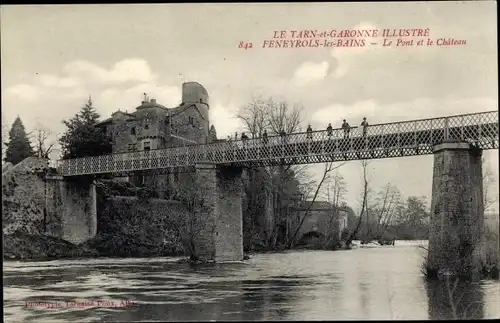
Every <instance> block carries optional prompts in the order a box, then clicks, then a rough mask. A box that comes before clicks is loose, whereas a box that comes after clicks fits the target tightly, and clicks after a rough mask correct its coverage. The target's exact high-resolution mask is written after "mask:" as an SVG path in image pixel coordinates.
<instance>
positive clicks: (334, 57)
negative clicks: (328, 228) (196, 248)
mask: <svg viewBox="0 0 500 323" xmlns="http://www.w3.org/2000/svg"><path fill="white" fill-rule="evenodd" d="M0 13H1V16H0V18H1V19H0V21H1V67H2V69H1V77H2V125H3V127H4V128H7V129H8V128H9V127H10V125H11V124H12V122H13V121H14V118H15V117H16V116H17V115H19V116H20V117H21V119H22V121H23V123H24V125H25V127H26V128H27V130H28V131H31V130H32V129H35V128H36V127H39V126H42V127H44V128H45V129H47V130H49V131H50V132H51V133H52V134H53V136H54V137H55V136H57V135H60V134H61V133H62V132H63V131H64V126H63V124H62V123H61V121H62V120H63V119H69V118H71V117H72V116H74V115H75V114H76V113H77V112H78V110H79V109H80V108H81V106H82V105H83V104H84V103H85V102H86V100H87V99H88V97H89V95H91V97H92V101H93V102H94V105H95V106H96V107H97V109H98V112H99V113H100V114H101V116H102V118H103V119H104V118H107V117H109V116H110V115H111V113H113V112H115V111H117V110H122V111H126V110H127V111H133V110H134V109H135V108H136V107H137V106H138V105H140V101H141V100H142V98H143V95H142V94H143V93H144V92H146V93H148V95H149V96H150V97H151V98H156V99H157V101H158V102H159V103H161V104H163V105H166V106H167V107H174V106H176V105H177V104H179V103H180V99H181V91H180V89H181V84H182V82H185V81H197V82H199V83H201V84H202V85H203V86H204V87H205V88H206V89H207V90H208V92H209V95H210V114H211V115H210V120H211V123H212V124H214V125H215V127H216V129H217V134H218V137H219V138H226V137H227V135H228V134H232V133H234V132H235V131H240V132H241V130H242V124H241V123H240V122H239V121H238V119H237V118H235V116H236V114H237V113H238V112H239V111H241V109H243V108H244V106H245V104H247V103H248V102H249V101H250V100H251V99H252V98H253V97H259V96H262V97H273V98H276V99H279V100H286V101H288V102H290V103H293V104H300V105H302V106H303V107H304V114H303V125H302V126H303V128H305V127H306V126H307V124H311V126H312V128H313V129H324V128H325V127H326V125H327V123H329V122H331V123H332V125H333V126H334V127H340V124H341V122H342V119H344V118H345V119H347V120H348V122H350V123H351V125H357V124H359V123H360V122H361V120H362V118H363V117H367V119H368V121H369V123H370V124H376V123H383V122H390V121H402V120H410V119H421V118H429V117H440V116H446V115H454V114H462V113H472V112H483V111H492V110H497V109H498V91H497V87H498V83H497V80H498V75H497V70H498V66H497V28H496V26H497V21H496V3H495V2H494V1H485V2H452V1H447V2H430V3H428V2H407V3H397V2H387V3H288V4H283V3H280V4H274V3H265V4H248V3H247V4H237V3H233V4H200V3H197V4H142V5H138V4H137V5H134V4H127V5H124V4H120V5H118V4H116V5H104V4H101V5H57V6H52V5H43V6H28V5H23V6H14V5H8V6H2V7H0ZM407 28H421V29H424V30H425V29H428V32H429V36H428V37H422V39H425V40H427V38H430V39H432V40H434V42H436V41H437V39H440V38H444V39H449V38H453V39H457V40H466V44H465V45H457V46H436V45H435V44H434V45H432V46H425V45H424V46H416V45H415V44H414V45H413V46H404V47H402V46H394V45H392V46H387V47H383V46H382V44H381V41H380V39H382V38H381V37H379V38H377V45H371V44H367V45H366V46H364V47H333V48H326V47H314V48H313V47H309V48H262V47H263V44H264V41H265V40H277V39H276V38H273V37H274V35H275V32H278V33H277V35H280V34H281V33H280V32H281V31H285V33H286V35H287V37H288V38H287V40H291V39H290V38H289V36H290V35H291V31H299V30H318V31H328V32H330V31H331V30H336V31H340V30H342V29H349V30H351V29H365V30H366V29H369V30H373V29H377V30H380V31H381V30H382V29H391V30H392V29H407ZM295 34H298V33H295ZM414 38H415V37H414ZM315 39H317V38H315ZM391 39H392V40H393V41H394V42H395V40H396V39H397V38H391ZM409 39H411V38H405V40H409ZM417 39H420V38H419V37H416V38H415V41H416V40H417ZM302 40H304V39H302ZM323 40H324V38H322V39H321V41H323ZM328 40H329V41H333V40H335V39H333V38H329V39H328ZM335 41H336V40H335ZM241 42H243V43H244V44H245V43H252V48H246V49H245V48H239V44H240V43H241ZM4 130H5V129H4ZM484 155H485V160H486V163H485V166H484V167H485V168H487V169H489V170H490V171H492V172H493V176H494V178H498V151H497V150H492V151H486V152H485V153H484ZM432 163H433V157H432V155H428V156H417V157H405V158H394V159H381V160H373V161H371V163H370V165H369V179H370V186H372V188H373V189H374V190H377V189H380V188H382V187H383V186H384V185H385V184H387V183H389V182H390V183H391V184H393V185H395V186H397V187H398V188H399V189H400V190H401V192H402V194H403V195H404V196H411V195H416V196H426V197H427V198H429V197H430V195H431V184H432ZM323 168H324V166H323V165H312V166H311V167H310V171H311V174H312V176H313V177H314V178H316V179H319V178H320V177H321V173H322V169H323ZM338 171H339V172H340V173H341V174H342V176H343V177H344V178H345V180H346V182H347V189H348V194H347V195H346V200H347V202H348V203H349V204H350V205H353V206H354V208H355V209H356V206H357V205H358V204H359V203H358V199H359V195H360V193H361V188H362V182H361V181H362V178H361V175H362V171H361V166H360V163H359V162H355V161H353V162H349V163H347V164H345V165H343V166H342V167H341V168H339V169H338ZM490 191H491V192H493V194H496V196H498V183H494V184H493V187H492V190H490ZM495 208H496V209H498V205H495Z"/></svg>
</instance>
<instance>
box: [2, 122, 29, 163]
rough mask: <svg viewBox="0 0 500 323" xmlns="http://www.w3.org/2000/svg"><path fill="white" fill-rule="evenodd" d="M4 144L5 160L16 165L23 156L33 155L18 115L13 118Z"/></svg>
mask: <svg viewBox="0 0 500 323" xmlns="http://www.w3.org/2000/svg"><path fill="white" fill-rule="evenodd" d="M4 144H5V146H6V150H5V159H4V161H5V162H9V163H12V164H13V165H16V164H17V163H19V162H21V161H22V160H24V159H25V158H27V157H31V156H34V151H33V147H32V146H31V143H30V140H29V138H28V135H27V134H26V130H25V128H24V125H23V122H22V121H21V118H20V117H19V116H17V118H16V120H14V123H13V124H12V128H11V129H10V131H9V142H6V143H4Z"/></svg>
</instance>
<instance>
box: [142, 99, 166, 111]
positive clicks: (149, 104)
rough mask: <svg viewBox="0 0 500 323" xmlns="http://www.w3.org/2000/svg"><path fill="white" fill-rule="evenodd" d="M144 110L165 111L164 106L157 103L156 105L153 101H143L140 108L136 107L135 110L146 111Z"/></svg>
mask: <svg viewBox="0 0 500 323" xmlns="http://www.w3.org/2000/svg"><path fill="white" fill-rule="evenodd" d="M146 108H162V109H167V107H166V106H164V105H161V104H159V103H156V101H154V102H151V101H149V102H146V101H143V102H142V104H141V105H140V106H138V107H137V108H136V109H146Z"/></svg>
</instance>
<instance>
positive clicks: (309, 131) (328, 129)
mask: <svg viewBox="0 0 500 323" xmlns="http://www.w3.org/2000/svg"><path fill="white" fill-rule="evenodd" d="M361 127H362V129H363V137H366V133H367V129H368V121H366V117H364V118H363V121H362V122H361ZM351 128H352V127H351V126H350V125H349V123H347V121H346V119H344V120H343V122H342V129H343V131H344V139H347V138H349V132H350V130H351ZM312 132H313V130H312V128H311V125H308V126H307V130H306V133H307V135H306V138H307V139H309V140H312ZM326 132H327V135H328V137H329V138H331V137H332V135H333V128H332V124H331V123H329V124H328V127H326ZM279 135H280V137H282V138H284V137H285V136H286V135H287V133H286V132H285V130H281V131H280V133H279ZM248 139H250V138H249V137H248V136H247V134H246V133H244V132H242V133H241V141H242V142H243V143H245V142H246V141H247V140H248ZM231 140H232V138H231V136H227V141H231ZM234 140H235V141H236V140H238V132H235V133H234ZM262 142H263V143H264V144H267V143H268V142H269V139H268V134H267V130H264V132H263V133H262Z"/></svg>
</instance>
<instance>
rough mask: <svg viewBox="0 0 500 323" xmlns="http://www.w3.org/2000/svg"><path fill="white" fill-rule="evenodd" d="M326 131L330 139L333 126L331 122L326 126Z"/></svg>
mask: <svg viewBox="0 0 500 323" xmlns="http://www.w3.org/2000/svg"><path fill="white" fill-rule="evenodd" d="M326 132H327V133H328V139H332V134H333V128H332V124H331V123H329V124H328V127H326Z"/></svg>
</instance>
